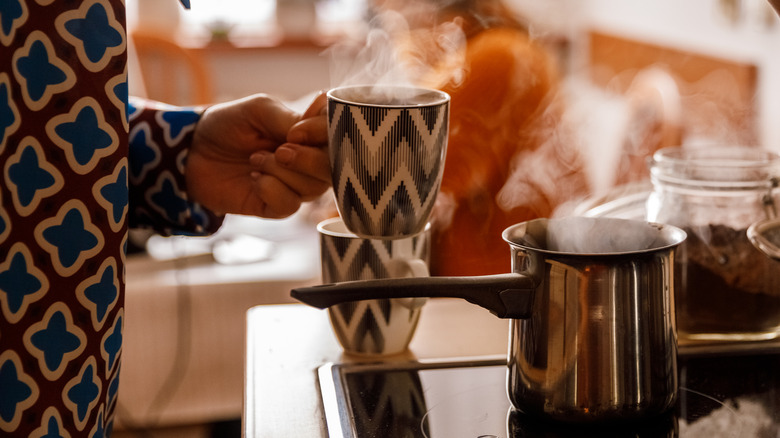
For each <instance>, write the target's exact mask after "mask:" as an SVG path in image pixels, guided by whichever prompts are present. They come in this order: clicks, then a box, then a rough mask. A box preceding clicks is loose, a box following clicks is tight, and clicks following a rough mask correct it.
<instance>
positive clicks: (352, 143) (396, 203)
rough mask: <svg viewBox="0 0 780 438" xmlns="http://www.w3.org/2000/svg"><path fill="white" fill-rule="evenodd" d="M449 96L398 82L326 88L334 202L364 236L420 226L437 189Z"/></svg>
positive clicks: (394, 234)
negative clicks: (394, 83) (381, 84)
mask: <svg viewBox="0 0 780 438" xmlns="http://www.w3.org/2000/svg"><path fill="white" fill-rule="evenodd" d="M449 105H450V96H449V95H448V94H447V93H444V92H441V91H437V90H431V89H425V88H413V87H402V86H349V87H339V88H334V89H332V90H330V91H329V92H328V141H329V153H330V163H331V177H332V180H333V190H334V193H335V195H336V206H337V208H338V210H339V214H340V215H341V217H342V219H344V223H345V224H346V226H347V228H349V230H350V231H352V232H353V233H355V234H357V235H360V236H362V237H367V238H371V237H402V236H412V235H416V234H418V233H420V232H422V231H423V230H424V229H425V226H426V224H427V223H428V220H429V218H430V215H431V211H432V209H433V203H434V201H435V200H436V195H437V194H438V192H439V186H440V185H441V176H442V172H443V171H444V159H445V155H446V152H447V137H448V134H449Z"/></svg>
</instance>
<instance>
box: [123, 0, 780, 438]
mask: <svg viewBox="0 0 780 438" xmlns="http://www.w3.org/2000/svg"><path fill="white" fill-rule="evenodd" d="M373 1H374V0H191V3H192V9H191V10H184V8H182V7H181V6H180V4H179V2H178V1H177V0H126V4H127V9H128V31H129V34H130V38H129V42H130V50H131V57H130V59H131V64H130V73H129V74H130V90H131V94H133V95H137V96H142V97H148V98H150V99H155V100H160V101H163V102H166V103H170V104H175V105H205V104H210V103H215V102H221V101H225V100H229V99H235V98H240V97H244V96H246V95H249V94H253V93H259V92H262V93H269V94H272V95H275V96H277V97H279V98H281V99H283V100H285V101H286V102H287V103H288V104H289V105H290V106H292V107H294V108H298V109H301V108H305V106H306V105H307V104H308V102H309V100H310V99H311V97H312V96H313V94H314V93H316V92H317V91H318V90H323V89H327V88H330V87H333V86H336V85H340V84H343V83H344V81H345V80H346V79H345V78H346V77H347V75H345V73H344V68H343V67H344V63H345V58H344V57H345V56H346V55H345V53H347V55H348V54H353V55H354V54H355V53H357V52H358V51H359V50H357V51H356V49H355V48H356V47H358V48H359V47H362V46H363V45H364V43H365V41H366V40H367V39H369V38H370V37H369V36H370V35H371V30H372V24H371V23H372V20H373V19H374V18H376V16H377V14H379V13H380V12H381V8H379V6H378V5H377V4H375V3H373ZM439 1H445V0H439ZM505 3H506V4H507V6H509V7H510V8H511V10H512V11H513V13H516V14H517V16H518V17H521V18H522V20H523V21H524V22H525V23H527V26H528V29H529V32H530V34H531V36H532V37H533V38H535V39H537V40H538V41H539V42H540V43H541V44H542V45H543V46H544V47H545V48H546V49H547V50H548V51H549V53H550V54H551V56H552V58H553V59H554V60H555V63H556V64H557V67H558V70H559V71H560V72H561V73H562V76H563V78H562V84H563V92H564V93H565V94H566V95H567V100H568V109H567V114H566V117H565V120H566V121H567V122H569V123H571V124H572V125H573V126H575V131H576V136H577V138H578V139H579V143H580V144H581V146H580V147H581V148H582V149H583V151H584V156H585V157H586V161H587V163H586V164H587V166H586V167H587V171H588V177H589V182H590V187H591V189H590V192H591V193H590V194H591V195H593V196H595V197H598V196H602V195H604V194H607V193H610V191H611V190H613V189H614V188H615V187H616V186H618V185H620V184H621V183H623V182H625V181H623V180H621V176H620V175H617V174H616V173H615V172H614V169H613V167H614V166H615V165H616V164H615V163H618V162H619V161H620V160H621V156H622V155H621V154H623V151H624V148H625V147H626V144H627V143H631V142H634V143H641V142H642V141H643V140H642V139H639V140H637V139H636V138H634V137H635V136H636V135H637V134H636V131H635V130H634V129H632V127H634V126H635V125H637V124H638V123H640V121H641V120H639V119H641V118H642V117H650V118H652V123H653V124H654V125H653V126H654V128H653V129H654V130H655V131H656V133H660V134H661V135H662V136H668V137H669V140H668V142H672V143H678V144H679V143H683V144H698V143H701V144H710V143H720V144H724V143H725V144H746V145H756V146H762V147H766V148H768V149H772V150H774V151H780V56H778V55H780V53H779V52H780V20H778V17H777V15H776V14H775V12H774V11H773V10H772V9H771V7H770V6H769V4H768V3H767V2H766V0H686V1H684V2H680V1H678V0H656V1H653V2H648V1H643V0H546V1H544V2H539V1H534V0H506V1H505ZM345 48H351V49H345ZM354 59H355V58H354V57H353V58H352V59H351V61H352V62H354ZM648 114H649V116H648ZM640 165H643V163H641V164H640ZM605 170H606V171H605ZM305 214H306V213H305V212H302V213H300V214H297V215H295V216H293V217H292V218H290V219H286V220H284V221H265V220H259V219H251V218H242V217H231V218H229V220H228V221H227V223H226V226H225V227H224V230H223V231H220V233H218V235H216V236H214V237H212V238H209V239H206V240H194V241H193V240H192V239H176V238H174V239H162V238H159V239H158V238H157V236H151V237H150V236H148V235H147V236H140V237H138V238H137V242H138V243H137V248H138V251H137V252H136V253H135V254H132V255H131V256H130V257H129V259H128V267H127V270H128V274H127V279H128V280H127V281H128V283H127V284H128V286H127V304H126V310H125V311H126V313H127V314H130V315H132V316H131V317H130V318H128V323H127V325H126V333H125V347H124V364H123V369H122V385H123V386H122V390H121V391H120V397H119V402H118V403H119V404H118V406H117V423H118V424H117V427H116V429H117V431H116V433H115V435H116V436H119V437H126V436H143V437H178V436H187V437H198V436H204V437H205V436H226V437H230V436H239V435H240V431H239V430H240V429H239V424H240V417H241V409H242V397H243V384H244V381H243V360H244V353H243V352H244V342H245V340H244V330H245V327H244V321H245V319H244V315H245V312H246V310H247V309H248V308H249V307H251V306H253V305H258V304H277V303H285V302H289V301H290V299H289V297H288V292H289V289H290V288H291V287H294V286H297V285H301V284H313V283H316V282H317V281H318V280H319V254H318V252H317V248H316V245H314V246H312V245H311V244H310V243H311V242H312V241H316V231H315V230H314V227H313V225H312V223H313V222H314V220H313V219H312V218H310V217H306V216H305ZM225 248H227V249H228V250H227V253H228V254H233V255H235V254H243V253H242V252H241V251H243V250H244V249H245V248H248V249H247V252H246V255H245V256H244V257H243V258H239V259H238V260H236V259H235V258H233V259H225V258H222V259H221V260H220V259H219V255H218V253H217V250H224V249H225ZM222 253H223V254H224V253H225V252H224V251H223V252H222ZM269 335H271V334H269Z"/></svg>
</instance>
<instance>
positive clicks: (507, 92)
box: [431, 27, 587, 276]
mask: <svg viewBox="0 0 780 438" xmlns="http://www.w3.org/2000/svg"><path fill="white" fill-rule="evenodd" d="M465 61H466V65H465V76H464V78H463V81H461V82H460V83H449V84H447V85H444V86H439V87H438V88H440V89H442V90H444V91H446V92H447V93H449V94H450V95H451V97H452V101H451V110H450V111H451V113H450V137H449V144H448V150H447V159H446V164H445V168H444V177H443V180H442V186H441V193H440V196H439V199H438V201H437V204H438V205H437V207H436V210H435V217H434V222H433V225H434V228H433V230H434V240H433V247H432V254H431V258H432V260H431V275H458V276H460V275H484V274H496V273H506V272H510V270H511V258H510V250H509V246H508V244H507V243H506V242H504V241H503V239H502V237H501V234H502V231H503V230H504V229H505V228H507V227H508V226H510V225H513V224H515V223H518V222H522V221H525V220H528V219H532V218H537V217H549V216H550V215H551V214H552V213H553V211H554V209H555V208H556V207H557V206H558V205H560V204H561V203H563V202H565V201H566V200H567V199H570V198H573V197H575V196H577V195H581V194H584V193H585V192H586V191H587V180H586V177H585V174H584V171H583V168H582V166H583V165H582V163H581V160H580V158H579V156H578V153H577V151H576V150H575V149H574V147H573V146H571V145H567V142H566V140H565V137H566V136H565V134H564V133H561V132H559V130H558V129H559V126H558V125H559V123H558V122H559V121H560V112H561V111H560V110H561V107H560V102H557V101H556V99H555V92H556V87H557V85H558V80H559V79H558V75H557V72H556V68H555V66H554V64H553V62H552V59H551V58H550V57H549V54H548V53H547V52H546V51H545V49H544V48H542V47H540V46H539V45H537V44H536V43H534V42H533V41H532V40H531V39H530V38H529V36H528V35H527V34H526V33H525V32H524V31H523V30H522V29H519V28H518V29H516V28H510V27H502V28H493V29H487V30H483V31H481V32H479V33H477V34H476V35H474V36H472V37H471V38H469V40H468V43H467V47H466V56H465Z"/></svg>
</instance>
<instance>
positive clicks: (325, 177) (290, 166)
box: [249, 144, 330, 201]
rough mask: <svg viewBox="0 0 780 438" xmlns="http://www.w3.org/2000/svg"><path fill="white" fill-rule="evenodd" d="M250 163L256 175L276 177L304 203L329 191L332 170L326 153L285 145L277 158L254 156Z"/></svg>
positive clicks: (277, 152)
mask: <svg viewBox="0 0 780 438" xmlns="http://www.w3.org/2000/svg"><path fill="white" fill-rule="evenodd" d="M249 163H250V165H251V167H252V168H253V169H254V170H255V172H257V173H259V174H263V175H270V176H274V177H276V178H277V179H278V180H280V181H281V182H282V183H283V184H285V185H287V186H288V187H289V188H290V189H291V190H292V191H293V192H294V193H296V194H297V195H298V196H299V197H301V199H302V200H304V201H310V200H312V199H315V198H316V197H318V196H319V195H321V194H322V193H324V192H325V191H326V190H327V189H328V187H330V170H329V169H330V167H329V165H328V157H327V152H326V151H325V150H323V149H319V148H312V147H306V146H300V145H293V144H285V145H283V146H281V147H279V149H277V150H276V152H275V153H274V154H271V153H268V152H260V153H257V154H253V155H252V156H251V157H250V158H249Z"/></svg>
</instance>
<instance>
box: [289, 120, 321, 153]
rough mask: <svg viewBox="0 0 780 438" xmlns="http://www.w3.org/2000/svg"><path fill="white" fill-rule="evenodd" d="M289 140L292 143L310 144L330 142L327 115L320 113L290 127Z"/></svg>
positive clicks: (317, 144)
mask: <svg viewBox="0 0 780 438" xmlns="http://www.w3.org/2000/svg"><path fill="white" fill-rule="evenodd" d="M287 141H288V142H290V143H297V144H305V145H309V146H325V145H327V144H328V120H327V116H325V115H324V114H323V115H318V116H316V117H310V118H307V119H303V120H301V121H300V122H298V123H296V124H295V125H293V126H292V128H290V131H289V132H288V133H287Z"/></svg>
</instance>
